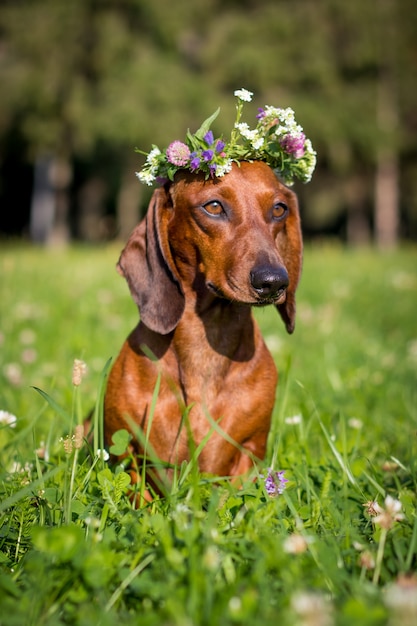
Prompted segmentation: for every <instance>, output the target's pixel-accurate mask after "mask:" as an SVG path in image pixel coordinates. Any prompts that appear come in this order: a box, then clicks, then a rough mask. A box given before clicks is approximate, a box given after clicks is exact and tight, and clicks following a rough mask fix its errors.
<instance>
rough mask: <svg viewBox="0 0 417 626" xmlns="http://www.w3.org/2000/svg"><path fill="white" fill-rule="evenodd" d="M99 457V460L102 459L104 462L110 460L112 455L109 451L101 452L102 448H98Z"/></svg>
mask: <svg viewBox="0 0 417 626" xmlns="http://www.w3.org/2000/svg"><path fill="white" fill-rule="evenodd" d="M97 456H98V458H99V459H102V460H103V461H108V460H109V458H110V455H109V453H108V452H107V450H100V448H97Z"/></svg>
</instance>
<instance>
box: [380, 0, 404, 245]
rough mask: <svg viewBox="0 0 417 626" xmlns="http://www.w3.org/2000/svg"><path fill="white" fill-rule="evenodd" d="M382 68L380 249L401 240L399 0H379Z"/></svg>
mask: <svg viewBox="0 0 417 626" xmlns="http://www.w3.org/2000/svg"><path fill="white" fill-rule="evenodd" d="M378 16H379V20H380V24H379V29H378V33H379V54H380V59H379V62H380V71H379V80H378V84H377V96H376V97H377V102H376V116H377V128H378V133H379V136H380V141H378V143H377V151H376V171H375V207H374V217H375V239H376V243H377V246H378V247H380V248H393V247H395V246H396V245H397V243H398V236H399V223H400V215H399V214H400V207H399V205H400V202H399V187H398V185H399V164H398V161H399V155H398V144H397V137H396V133H397V129H398V123H399V115H398V102H397V84H396V80H395V67H396V55H397V50H396V48H397V37H398V32H397V28H398V25H397V21H396V6H395V0H379V3H378Z"/></svg>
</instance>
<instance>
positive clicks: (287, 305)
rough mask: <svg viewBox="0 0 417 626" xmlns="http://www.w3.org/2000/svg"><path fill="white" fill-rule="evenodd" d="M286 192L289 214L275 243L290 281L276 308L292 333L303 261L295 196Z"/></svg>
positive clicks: (290, 192) (288, 330)
mask: <svg viewBox="0 0 417 626" xmlns="http://www.w3.org/2000/svg"><path fill="white" fill-rule="evenodd" d="M287 192H288V207H289V215H288V218H287V220H286V222H285V228H284V229H283V230H282V231H280V233H279V234H278V236H277V238H276V244H277V247H278V251H279V254H280V256H281V258H282V260H283V262H284V265H285V267H286V269H287V272H288V276H289V279H290V283H289V286H288V288H287V297H286V300H285V302H284V303H283V304H278V306H277V309H278V311H279V313H280V315H281V317H282V319H283V320H284V324H285V327H286V329H287V332H288V333H292V332H293V331H294V327H295V291H296V289H297V286H298V281H299V280H300V276H301V267H302V262H303V239H302V235H301V225H300V215H299V212H298V202H297V197H296V195H295V194H294V193H293V192H292V191H290V190H287Z"/></svg>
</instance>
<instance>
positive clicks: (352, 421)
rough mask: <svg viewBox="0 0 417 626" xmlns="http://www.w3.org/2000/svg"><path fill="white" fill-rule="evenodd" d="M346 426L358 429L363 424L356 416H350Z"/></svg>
mask: <svg viewBox="0 0 417 626" xmlns="http://www.w3.org/2000/svg"><path fill="white" fill-rule="evenodd" d="M348 426H350V427H351V428H354V429H355V430H360V429H361V428H362V426H363V422H362V420H360V419H359V418H357V417H351V418H350V420H349V421H348Z"/></svg>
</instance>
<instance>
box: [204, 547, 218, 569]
mask: <svg viewBox="0 0 417 626" xmlns="http://www.w3.org/2000/svg"><path fill="white" fill-rule="evenodd" d="M203 565H204V567H205V568H206V569H208V570H209V571H216V570H217V569H218V568H219V565H220V557H219V551H218V549H217V548H216V547H215V546H209V547H208V548H207V550H206V551H205V553H204V555H203Z"/></svg>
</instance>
